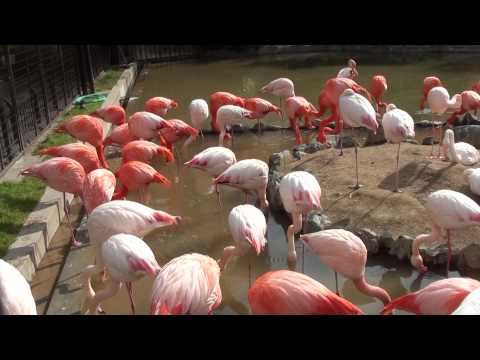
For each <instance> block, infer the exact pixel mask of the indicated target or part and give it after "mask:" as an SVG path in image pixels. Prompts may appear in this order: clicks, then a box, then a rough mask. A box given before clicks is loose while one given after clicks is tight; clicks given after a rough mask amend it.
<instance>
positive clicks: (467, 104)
mask: <svg viewBox="0 0 480 360" xmlns="http://www.w3.org/2000/svg"><path fill="white" fill-rule="evenodd" d="M460 97H461V99H460V101H458V102H457V104H458V103H460V109H459V110H457V111H455V112H454V113H453V114H452V115H450V117H449V118H448V120H447V124H448V126H449V127H452V126H454V125H455V122H456V121H457V119H458V116H459V115H462V114H465V113H466V112H467V111H477V110H478V109H480V94H479V93H478V92H476V91H473V90H467V91H463V92H462V93H461V94H460Z"/></svg>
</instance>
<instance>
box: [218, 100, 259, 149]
mask: <svg viewBox="0 0 480 360" xmlns="http://www.w3.org/2000/svg"><path fill="white" fill-rule="evenodd" d="M252 116H253V113H252V112H251V111H250V110H247V109H244V108H242V107H240V106H236V105H223V106H221V107H220V109H218V111H217V126H218V129H219V130H220V135H219V137H218V141H219V145H220V146H222V145H223V138H224V136H225V134H226V132H227V129H228V128H229V127H231V126H232V125H234V124H241V123H242V122H243V121H244V119H248V118H252Z"/></svg>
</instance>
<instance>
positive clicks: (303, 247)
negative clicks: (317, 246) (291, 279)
mask: <svg viewBox="0 0 480 360" xmlns="http://www.w3.org/2000/svg"><path fill="white" fill-rule="evenodd" d="M302 274H305V243H304V242H303V241H302Z"/></svg>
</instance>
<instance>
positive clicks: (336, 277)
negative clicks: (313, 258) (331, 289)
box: [335, 271, 340, 296]
mask: <svg viewBox="0 0 480 360" xmlns="http://www.w3.org/2000/svg"><path fill="white" fill-rule="evenodd" d="M335 290H336V294H337V295H338V296H340V292H339V291H338V274H337V272H336V271H335Z"/></svg>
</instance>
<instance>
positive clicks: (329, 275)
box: [104, 55, 480, 315]
mask: <svg viewBox="0 0 480 360" xmlns="http://www.w3.org/2000/svg"><path fill="white" fill-rule="evenodd" d="M434 57H435V60H430V61H418V62H414V63H411V62H410V61H413V60H411V59H410V58H400V57H398V56H397V57H394V58H390V59H388V58H386V57H384V56H380V55H376V56H373V57H368V58H367V57H363V58H362V56H359V57H358V64H359V72H360V79H359V83H360V84H362V85H363V86H366V87H368V86H369V83H370V78H371V76H372V75H374V74H377V73H381V74H384V75H385V76H386V77H387V79H388V82H389V90H388V91H387V93H386V94H385V98H384V101H387V102H393V103H395V104H396V105H397V106H398V107H400V108H402V109H404V110H406V111H408V112H409V113H410V114H412V116H413V115H414V113H415V112H416V111H417V110H418V104H419V98H420V95H421V89H422V83H423V78H424V77H425V76H427V75H431V74H436V75H438V76H440V78H441V79H442V80H443V81H444V83H445V84H446V85H447V86H448V89H449V91H450V93H451V94H454V93H456V92H460V91H462V90H464V89H466V88H470V87H471V85H472V83H473V82H474V81H475V80H477V79H478V78H480V62H479V61H477V60H478V59H475V58H472V57H471V56H470V57H463V56H462V57H460V56H448V57H439V56H438V55H434ZM344 60H345V61H346V59H341V60H338V61H336V60H335V59H334V57H332V56H331V55H328V56H327V55H302V56H299V55H295V56H281V57H272V56H270V57H262V58H255V59H248V60H240V61H233V60H229V61H218V62H212V63H191V64H174V65H167V66H150V67H149V68H147V69H146V70H145V72H144V74H143V75H142V76H141V77H140V78H139V80H138V81H137V84H136V86H135V89H134V91H133V93H132V94H131V96H133V97H138V98H137V99H135V100H132V101H131V102H130V104H129V106H128V109H127V110H128V113H129V114H132V113H134V112H136V111H140V110H143V104H144V103H145V101H146V100H148V99H149V98H150V97H153V96H165V97H170V98H173V99H175V100H177V101H178V102H179V103H180V106H179V108H177V109H175V110H173V111H171V112H170V113H169V116H168V118H179V119H183V120H186V121H187V122H189V118H188V115H187V114H188V109H187V108H188V104H189V103H190V101H191V100H193V99H195V98H204V99H206V100H207V101H208V98H209V95H210V94H211V93H213V92H215V91H229V92H232V93H234V94H238V95H240V96H244V97H250V96H258V95H259V93H258V89H259V88H260V87H261V86H262V85H264V84H266V83H267V82H269V81H270V80H272V79H275V78H278V77H288V78H291V79H292V80H293V81H294V83H295V86H296V94H297V95H301V96H304V97H306V98H307V99H309V100H310V101H311V102H312V103H313V104H315V105H317V100H316V99H317V96H318V93H319V91H320V89H321V87H322V85H323V83H324V82H325V81H326V80H327V79H328V78H330V77H333V76H335V75H336V73H337V72H338V70H339V69H340V68H341V67H343V62H344ZM362 60H363V61H362ZM335 62H336V63H335ZM367 62H371V63H372V64H371V65H368V64H367ZM407 62H408V63H407ZM326 63H330V65H329V64H326ZM332 63H335V64H332ZM262 96H263V95H262ZM264 98H266V99H268V100H270V101H272V102H274V103H278V99H276V98H275V97H271V96H269V95H265V96H264ZM414 117H415V119H416V120H422V119H430V115H415V116H414ZM267 122H270V123H272V124H279V121H278V119H277V118H276V116H275V115H269V116H268V117H267ZM208 127H209V124H208ZM428 135H429V134H428ZM304 136H305V133H304ZM422 136H423V135H422ZM294 141H295V139H294V135H293V133H292V132H290V131H285V132H280V131H277V132H265V133H264V134H263V135H261V136H258V135H256V134H253V133H248V134H245V135H242V136H237V137H236V140H235V144H234V148H233V150H234V152H235V153H236V156H237V159H238V160H242V159H247V158H257V159H261V160H264V161H266V162H268V158H269V156H270V155H271V154H272V153H274V152H278V151H281V150H284V149H287V148H291V147H293V146H294ZM217 143H218V138H217V137H216V136H207V137H206V138H205V143H202V142H201V140H200V139H199V140H198V141H197V142H196V143H195V144H193V145H192V146H191V147H190V149H189V155H188V156H184V157H182V158H181V161H179V162H178V163H177V164H164V163H163V162H161V161H158V163H155V164H154V165H155V167H156V168H157V169H158V170H159V171H160V172H161V173H162V174H164V175H165V176H167V177H168V178H169V179H171V180H173V181H174V182H175V184H174V186H173V189H171V190H166V189H165V188H163V187H162V186H161V185H153V186H151V191H152V194H153V197H152V203H151V204H150V206H152V207H154V208H156V209H161V210H164V211H167V212H169V213H171V214H174V215H180V216H182V217H184V218H185V219H187V224H186V225H184V226H182V227H180V228H178V229H169V230H159V231H156V232H154V233H152V234H150V235H149V236H148V237H147V238H146V241H147V243H148V244H149V245H150V246H151V247H152V249H153V250H154V252H155V254H156V256H157V259H158V261H159V262H160V263H161V264H164V263H166V262H167V261H169V260H170V259H171V258H173V257H176V256H180V255H182V254H184V253H187V252H199V253H203V254H208V255H210V256H212V257H213V258H215V259H217V258H219V257H220V256H221V253H222V250H223V247H225V246H228V245H231V244H233V240H232V239H231V236H230V234H229V230H228V223H227V217H228V213H229V211H230V210H231V209H232V208H233V207H234V206H236V205H239V204H241V203H242V202H243V194H242V193H240V192H239V191H235V190H233V189H228V188H224V189H222V199H223V208H222V209H219V208H218V206H217V202H216V198H215V195H214V194H212V193H211V192H210V191H211V190H210V186H211V178H210V177H208V175H206V174H205V173H202V172H200V171H197V170H192V169H186V168H184V167H183V166H181V165H179V164H182V163H183V162H184V161H186V160H189V159H190V158H191V157H192V156H193V155H194V154H196V153H198V152H199V151H201V150H203V149H205V148H206V147H208V146H216V145H217ZM109 161H110V162H111V164H112V167H113V168H116V167H117V166H118V161H119V160H118V159H115V160H114V159H112V160H109ZM129 198H130V199H132V200H137V199H138V198H137V195H136V194H131V195H130V196H129ZM253 201H254V200H253V199H250V202H251V203H253ZM267 221H268V236H267V237H268V249H267V251H265V253H264V254H263V255H262V256H259V257H257V256H255V255H253V254H250V255H248V256H245V257H243V258H238V259H236V260H234V261H232V262H231V263H230V265H229V268H228V269H227V271H226V272H225V274H224V276H223V278H222V284H221V285H222V292H223V302H222V305H221V306H220V307H219V308H218V309H217V310H216V311H215V314H217V315H220V314H248V312H249V305H248V301H247V291H248V288H249V284H251V283H253V282H254V281H255V279H256V278H257V277H259V276H260V275H261V274H263V273H264V272H266V271H269V270H270V269H282V268H287V262H286V254H287V243H286V237H285V224H282V223H281V222H278V221H277V220H275V219H274V217H273V216H271V215H270V216H269V217H268V220H267ZM297 254H298V255H299V261H298V264H297V270H299V271H304V272H305V273H306V274H308V275H309V276H312V277H313V278H315V279H317V280H318V281H320V282H321V283H323V284H324V285H325V286H327V287H328V288H330V289H331V290H333V291H334V290H335V278H334V274H333V272H332V271H331V270H329V269H328V268H327V267H326V266H324V265H323V264H322V263H321V262H320V261H319V259H318V258H317V257H316V256H314V255H313V254H312V253H310V251H309V250H308V249H307V248H305V249H303V248H302V244H301V243H299V242H297ZM302 254H303V255H302ZM433 270H434V271H436V272H432V271H430V272H428V273H427V274H426V275H425V276H423V277H419V274H418V272H417V271H416V270H414V269H413V268H412V267H411V266H410V265H409V264H408V263H401V262H399V261H396V260H395V259H393V258H390V257H386V256H372V257H370V258H369V260H368V264H367V269H366V278H367V280H368V281H369V282H370V283H372V284H375V285H379V286H381V287H383V288H385V289H386V290H387V291H388V292H389V293H390V295H391V296H392V297H393V298H394V297H397V296H399V295H402V294H404V293H406V292H411V291H416V290H418V289H420V288H422V287H425V286H426V285H427V284H429V283H430V282H432V281H435V280H439V279H441V278H443V272H444V267H440V268H438V269H433ZM458 275H459V274H458V273H457V272H452V273H451V274H450V276H458ZM152 283H153V279H142V280H141V281H138V282H137V283H135V285H134V288H135V297H136V305H137V313H139V314H147V313H148V309H149V305H150V293H151V286H152ZM339 286H340V293H341V295H342V296H344V297H345V298H347V299H348V300H350V301H352V302H353V303H355V304H357V305H358V306H360V307H361V308H362V309H363V310H364V311H365V313H367V314H377V313H378V312H379V311H380V310H381V308H382V304H381V302H380V301H378V300H376V299H373V298H369V297H367V296H364V295H362V294H361V293H359V292H358V291H357V290H356V289H355V288H354V286H353V283H352V282H351V281H349V280H348V281H345V279H344V278H342V276H339ZM104 308H105V310H106V312H107V313H109V314H128V313H129V311H130V310H129V309H130V308H129V304H128V298H127V295H126V292H125V290H122V291H121V292H120V294H118V295H117V297H115V298H113V299H110V300H109V301H107V302H105V303H104ZM399 313H403V312H399Z"/></svg>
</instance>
